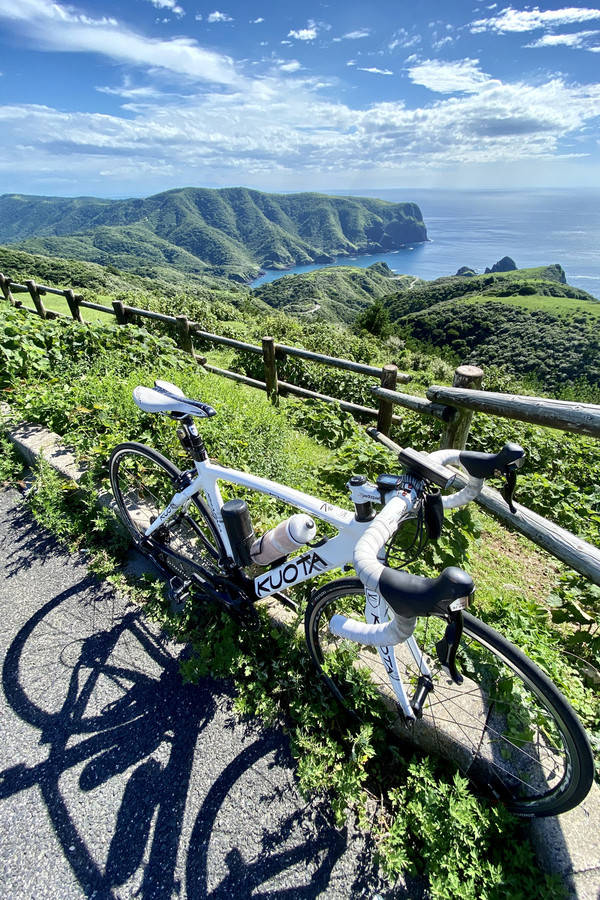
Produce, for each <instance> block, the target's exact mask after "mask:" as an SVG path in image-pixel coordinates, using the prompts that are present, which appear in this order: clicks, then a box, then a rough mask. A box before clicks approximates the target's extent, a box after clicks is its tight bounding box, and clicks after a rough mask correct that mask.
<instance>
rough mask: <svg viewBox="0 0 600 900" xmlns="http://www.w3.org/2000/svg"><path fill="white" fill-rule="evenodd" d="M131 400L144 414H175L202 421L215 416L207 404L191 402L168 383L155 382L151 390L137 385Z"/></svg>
mask: <svg viewBox="0 0 600 900" xmlns="http://www.w3.org/2000/svg"><path fill="white" fill-rule="evenodd" d="M133 400H134V403H135V404H136V406H139V408H140V409H143V410H144V412H155V413H177V415H183V416H199V417H200V418H202V419H207V418H208V417H209V416H216V414H217V411H216V409H213V408H212V406H209V405H208V403H202V402H201V401H200V400H191V399H190V398H189V397H186V396H185V394H184V393H183V391H182V390H181V389H180V388H178V387H177V386H176V385H174V384H171V383H170V382H168V381H155V382H154V387H153V388H147V387H143V386H142V385H139V386H138V387H136V388H135V389H134V391H133Z"/></svg>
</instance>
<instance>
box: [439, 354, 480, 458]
mask: <svg viewBox="0 0 600 900" xmlns="http://www.w3.org/2000/svg"><path fill="white" fill-rule="evenodd" d="M482 378H483V369H480V368H479V366H459V367H458V369H457V370H456V372H455V373H454V379H453V381H452V387H462V388H470V389H471V390H477V389H478V388H480V387H481V379H482ZM472 418H473V413H472V411H471V410H469V409H457V410H455V414H454V416H453V417H452V419H451V420H450V421H449V422H448V424H447V425H446V429H445V431H444V433H443V435H442V440H441V441H440V449H441V450H446V449H448V448H449V447H455V448H456V449H457V450H464V449H465V447H466V446H467V438H468V436H469V429H470V428H471V420H472Z"/></svg>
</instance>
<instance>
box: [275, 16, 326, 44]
mask: <svg viewBox="0 0 600 900" xmlns="http://www.w3.org/2000/svg"><path fill="white" fill-rule="evenodd" d="M317 31H318V28H317V23H316V22H314V21H313V20H312V19H310V20H309V21H308V24H307V26H306V28H298V29H292V30H291V31H288V37H289V38H290V37H291V38H294V40H296V41H314V39H315V38H316V36H317ZM282 43H283V41H282Z"/></svg>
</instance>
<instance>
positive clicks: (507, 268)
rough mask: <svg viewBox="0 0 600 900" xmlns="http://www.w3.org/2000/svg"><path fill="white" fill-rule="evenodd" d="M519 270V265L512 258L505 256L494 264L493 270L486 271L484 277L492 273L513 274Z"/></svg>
mask: <svg viewBox="0 0 600 900" xmlns="http://www.w3.org/2000/svg"><path fill="white" fill-rule="evenodd" d="M516 268H517V264H516V262H515V261H514V259H511V258H510V256H503V257H502V259H499V260H498V262H497V263H494V265H493V266H492V268H491V269H486V270H485V272H484V275H488V274H489V273H490V272H512V271H514V270H515V269H516Z"/></svg>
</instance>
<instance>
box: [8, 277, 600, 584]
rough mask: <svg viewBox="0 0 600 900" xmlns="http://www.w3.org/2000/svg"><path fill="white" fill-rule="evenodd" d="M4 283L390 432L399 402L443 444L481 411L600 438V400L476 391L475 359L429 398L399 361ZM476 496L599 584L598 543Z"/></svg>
mask: <svg viewBox="0 0 600 900" xmlns="http://www.w3.org/2000/svg"><path fill="white" fill-rule="evenodd" d="M0 290H1V291H2V293H3V295H4V297H5V299H6V300H7V301H8V302H9V303H10V304H11V305H13V306H23V304H22V301H20V300H16V299H15V295H16V294H29V296H30V297H31V298H32V301H33V303H34V308H32V307H27V306H23V308H24V309H26V310H27V311H28V312H32V313H35V314H37V315H41V316H42V317H43V318H56V317H59V316H63V315H64V314H62V313H57V312H53V311H52V310H49V309H46V308H45V306H44V304H43V301H42V297H43V296H44V295H45V294H54V295H57V296H62V297H64V298H65V300H66V301H67V303H68V305H69V310H70V313H71V317H72V318H73V319H75V320H78V321H82V317H81V309H82V308H83V309H93V310H96V311H98V312H102V313H106V314H107V315H113V316H115V317H116V319H117V322H118V323H119V324H123V325H125V324H127V323H129V322H132V321H135V320H136V319H138V318H147V319H152V320H155V321H159V322H163V323H164V324H166V325H169V326H172V327H173V326H174V327H175V328H176V330H177V337H178V340H179V343H180V345H181V346H182V347H183V349H184V350H186V351H187V352H188V353H191V354H192V355H193V356H194V357H195V358H196V359H197V361H198V363H199V364H200V365H202V366H203V367H204V368H205V369H206V370H207V371H208V372H213V373H214V374H216V375H220V376H223V377H226V378H230V379H232V380H234V381H237V382H240V383H242V384H246V385H249V386H250V387H254V388H258V389H259V390H263V391H266V392H267V394H268V395H269V397H270V399H271V400H272V401H273V402H274V403H277V402H278V397H279V394H280V393H284V394H287V393H291V394H297V395H298V396H301V397H306V398H314V399H318V400H322V401H324V402H326V403H333V404H338V405H339V406H340V408H341V409H344V410H347V411H348V412H351V413H353V414H357V415H360V416H363V417H367V418H376V419H377V427H378V430H379V431H380V432H381V433H383V434H388V433H389V429H390V427H391V425H393V424H400V423H401V421H402V419H401V418H400V417H399V416H396V415H394V414H393V409H394V406H402V407H404V408H405V409H410V410H412V411H414V412H417V413H419V414H420V415H426V416H433V417H435V418H437V419H439V420H441V421H442V422H443V423H444V432H443V435H442V439H441V446H442V447H458V448H463V447H464V446H465V444H466V441H467V437H468V433H469V428H470V424H471V419H472V416H473V414H474V413H476V412H479V413H486V414H488V415H494V416H501V417H505V418H510V419H518V420H520V421H523V422H530V423H532V424H535V425H543V426H548V427H551V428H558V429H561V430H563V431H570V432H575V433H578V434H584V435H591V436H594V437H600V406H596V405H594V404H591V403H574V402H570V401H562V400H550V399H547V398H545V397H525V396H518V395H512V394H500V393H495V392H491V391H482V390H479V385H480V384H481V379H482V376H483V372H482V370H481V369H479V368H477V367H475V366H459V368H458V369H457V370H456V373H455V376H454V381H453V385H452V387H445V386H440V385H433V386H432V387H430V388H429V389H428V391H427V399H425V398H423V397H416V396H413V395H411V394H404V393H401V392H399V391H396V390H395V386H396V382H397V381H399V382H407V381H409V380H410V376H409V375H406V374H403V373H399V372H398V370H397V368H396V366H394V365H390V364H388V365H385V366H383V368H377V367H375V366H369V365H366V364H364V363H357V362H354V361H353V360H346V359H338V358H336V357H333V356H327V355H325V354H322V353H315V352H314V351H311V350H304V349H302V348H301V347H291V346H288V345H287V344H277V343H276V342H275V341H274V340H273V338H271V337H264V338H263V341H262V346H258V345H257V344H250V343H247V342H245V341H238V340H236V339H234V338H228V337H225V336H223V335H218V334H213V333H211V332H208V331H204V330H203V329H202V328H201V327H200V325H198V324H197V323H196V322H190V321H188V319H187V318H186V317H185V316H168V315H165V314H163V313H158V312H154V311H153V310H147V309H142V308H139V307H135V306H127V305H125V304H123V303H122V302H120V301H118V300H115V301H113V304H112V307H110V306H104V305H102V304H100V303H91V302H89V301H86V300H84V298H83V297H82V296H81V294H75V293H74V292H73V291H72V290H70V289H66V290H59V289H57V288H51V287H47V286H46V285H37V284H36V283H35V282H33V281H28V282H27V284H25V285H21V284H15V283H13V282H12V281H11V279H10V278H7V277H5V276H4V275H3V274H1V273H0ZM194 337H195V338H200V339H201V340H202V341H207V342H208V343H212V344H217V345H223V346H226V347H233V348H235V349H237V350H242V351H245V352H249V353H254V354H257V355H261V356H262V358H263V366H264V372H265V380H264V381H260V380H258V379H255V378H250V377H248V376H247V375H241V374H240V373H239V372H232V371H230V370H229V369H221V368H219V367H218V366H214V365H212V364H210V363H208V362H207V360H206V358H205V357H200V356H198V355H197V354H196V352H195V350H194V346H193V338H194ZM286 356H296V357H299V358H301V359H306V360H308V361H310V362H314V363H318V364H321V365H327V366H333V367H334V368H339V369H344V370H346V371H350V372H354V373H355V374H359V375H363V376H366V377H371V378H377V379H379V382H380V383H379V385H373V386H372V387H371V388H370V390H371V391H372V393H373V395H374V396H375V397H376V398H377V399H378V400H379V408H378V409H374V408H371V407H367V406H361V405H360V404H357V403H351V402H349V401H346V400H340V399H339V398H337V397H330V396H328V395H327V394H321V393H319V392H318V391H311V390H308V389H307V388H302V387H299V386H298V385H294V384H289V383H287V382H285V381H281V380H280V379H279V376H278V372H277V362H278V361H279V360H282V359H285V357H286ZM494 449H497V448H494ZM525 449H527V448H525ZM459 481H460V476H459ZM463 483H464V481H463ZM478 502H479V503H480V504H481V505H482V506H483V507H484V508H485V509H487V510H488V511H489V512H491V513H493V515H494V516H496V517H497V518H499V519H500V520H501V521H502V522H504V523H506V524H508V525H510V526H511V527H513V528H515V529H516V530H517V531H520V532H521V533H522V534H524V535H525V536H526V537H528V538H529V539H530V540H532V541H533V542H534V543H536V544H538V545H539V546H540V547H543V548H544V549H545V550H547V551H548V552H549V553H551V554H552V555H553V556H555V557H556V558H557V559H559V560H561V561H562V562H564V563H566V564H567V565H568V566H570V567H571V568H573V569H575V571H577V572H579V573H580V574H582V575H584V576H585V577H586V578H588V579H589V580H590V581H592V582H594V583H595V584H597V585H600V550H599V549H598V548H597V547H595V546H593V545H591V544H589V543H587V542H586V541H583V540H581V539H580V538H578V537H576V536H575V535H573V534H571V533H570V532H568V531H565V530H564V529H563V528H560V527H559V526H558V525H555V524H554V523H553V522H550V521H549V520H547V519H544V518H543V517H542V516H538V515H537V513H534V512H533V511H532V510H529V509H527V508H525V507H523V506H520V505H519V504H516V510H517V511H516V513H514V514H513V513H511V512H510V511H509V509H508V506H507V504H506V502H505V501H504V500H503V499H502V497H501V496H500V494H498V493H497V492H496V491H494V490H492V489H490V488H487V487H486V488H484V490H483V491H482V493H481V495H480V497H479V498H478Z"/></svg>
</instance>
